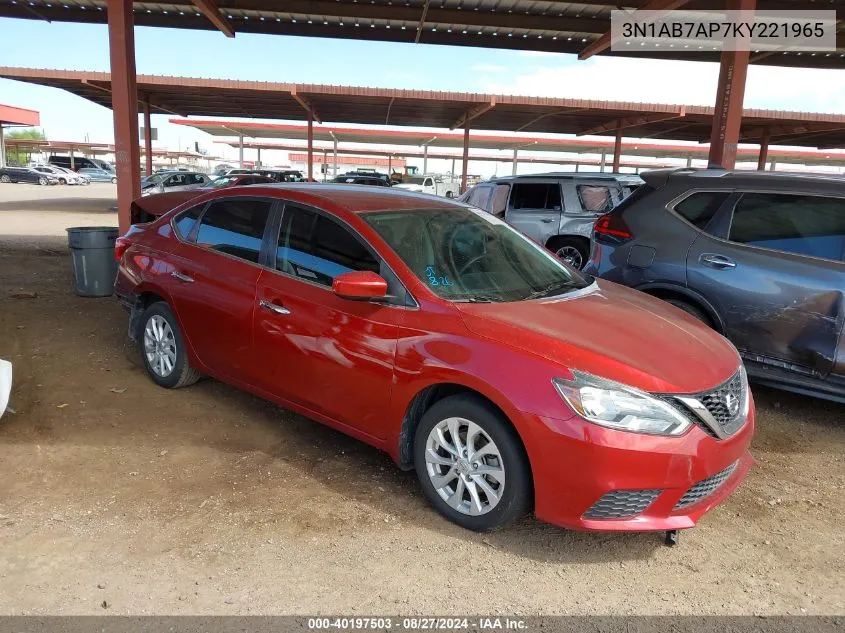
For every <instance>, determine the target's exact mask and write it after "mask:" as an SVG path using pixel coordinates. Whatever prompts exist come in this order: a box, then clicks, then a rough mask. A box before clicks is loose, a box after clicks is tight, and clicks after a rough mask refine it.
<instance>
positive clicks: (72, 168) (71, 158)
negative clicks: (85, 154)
mask: <svg viewBox="0 0 845 633" xmlns="http://www.w3.org/2000/svg"><path fill="white" fill-rule="evenodd" d="M70 170H71V171H76V161H75V160H74V156H73V148H72V147H71V148H70Z"/></svg>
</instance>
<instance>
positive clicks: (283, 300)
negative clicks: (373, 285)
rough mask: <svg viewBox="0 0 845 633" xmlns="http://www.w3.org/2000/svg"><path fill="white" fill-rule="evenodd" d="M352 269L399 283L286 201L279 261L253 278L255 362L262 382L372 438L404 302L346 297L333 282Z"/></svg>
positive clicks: (338, 227) (381, 417) (370, 254)
mask: <svg viewBox="0 0 845 633" xmlns="http://www.w3.org/2000/svg"><path fill="white" fill-rule="evenodd" d="M352 270H370V271H373V272H377V273H381V274H382V276H384V277H385V278H386V279H387V280H388V284H389V289H390V290H389V292H390V294H391V295H397V297H398V298H397V301H396V302H397V303H398V304H403V303H404V291H403V289H402V288H401V286H398V287H397V286H396V284H398V283H399V282H398V280H396V279H395V277H392V273H391V272H390V270H389V269H387V268H386V267H385V265H384V264H383V263H382V262H381V260H380V259H379V258H378V257H377V256H376V255H375V252H374V251H373V250H372V249H371V248H370V247H369V246H368V245H367V244H366V243H365V242H364V240H363V239H362V238H361V237H360V236H359V235H358V234H357V233H356V232H355V231H353V230H352V229H351V228H350V227H349V226H347V225H346V224H344V223H342V222H340V221H339V220H337V219H336V218H334V217H332V216H330V215H328V214H324V213H322V212H320V211H318V210H316V209H313V208H310V207H305V206H300V205H297V204H293V203H287V204H286V205H285V208H284V211H283V213H282V218H281V230H280V231H279V233H278V241H277V244H276V252H275V261H274V262H273V263H272V269H268V270H265V271H264V272H263V273H262V275H261V278H260V279H259V282H258V290H257V297H256V301H257V306H258V307H257V310H256V311H255V317H254V318H255V328H254V331H255V353H256V359H255V365H256V366H257V367H260V372H259V373H260V376H261V380H262V384H261V386H262V387H263V388H264V389H266V390H267V391H269V392H271V393H275V394H276V395H277V396H279V397H281V398H284V399H286V400H290V401H293V402H295V403H297V404H299V405H301V406H304V407H307V408H308V409H310V410H312V411H315V412H317V413H319V414H322V415H325V416H328V417H330V418H332V419H333V420H336V421H338V422H340V423H342V424H344V425H346V426H348V427H350V428H352V429H355V430H357V431H360V432H362V433H365V434H367V435H369V436H371V437H377V438H383V437H385V435H386V432H385V419H386V415H387V411H388V405H389V403H390V391H391V386H392V380H393V362H394V353H395V349H396V333H397V319H398V315H399V314H400V312H401V310H402V308H401V305H392V304H385V303H370V302H368V301H350V300H348V299H342V298H340V297H338V296H337V295H335V294H334V293H333V292H332V289H331V284H332V280H333V279H334V278H335V277H336V276H337V275H339V274H342V273H344V272H349V271H352Z"/></svg>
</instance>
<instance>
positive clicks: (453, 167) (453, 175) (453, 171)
mask: <svg viewBox="0 0 845 633" xmlns="http://www.w3.org/2000/svg"><path fill="white" fill-rule="evenodd" d="M454 177H455V159H454V158H453V159H452V178H454Z"/></svg>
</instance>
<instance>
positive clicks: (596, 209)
mask: <svg viewBox="0 0 845 633" xmlns="http://www.w3.org/2000/svg"><path fill="white" fill-rule="evenodd" d="M576 189H577V190H578V199H579V200H580V201H581V208H582V209H584V211H588V212H590V213H607V212H608V211H610V210H611V209H612V208H613V196H612V195H611V193H610V187H602V186H600V185H578V186H577V187H576Z"/></svg>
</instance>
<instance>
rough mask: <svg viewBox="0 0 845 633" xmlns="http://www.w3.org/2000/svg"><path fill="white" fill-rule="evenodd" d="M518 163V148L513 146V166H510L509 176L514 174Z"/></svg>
mask: <svg viewBox="0 0 845 633" xmlns="http://www.w3.org/2000/svg"><path fill="white" fill-rule="evenodd" d="M518 164H519V149H517V148H516V147H514V148H513V167H511V176H516V166H517V165H518Z"/></svg>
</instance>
